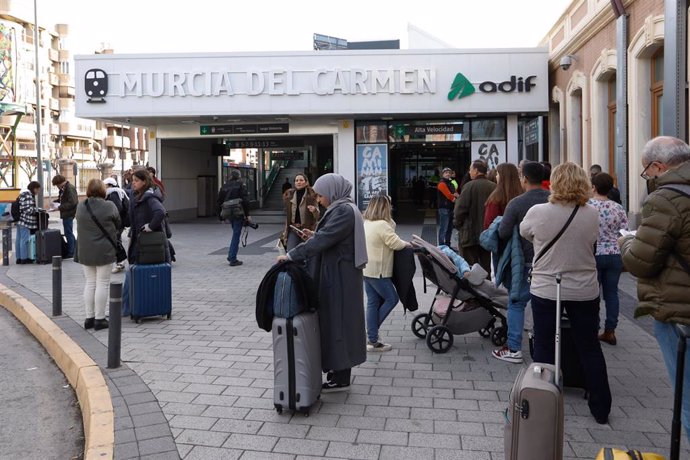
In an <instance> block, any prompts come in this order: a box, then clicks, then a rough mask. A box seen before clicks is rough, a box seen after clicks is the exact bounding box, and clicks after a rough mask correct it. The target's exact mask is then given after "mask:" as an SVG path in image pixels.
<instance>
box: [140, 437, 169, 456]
mask: <svg viewBox="0 0 690 460" xmlns="http://www.w3.org/2000/svg"><path fill="white" fill-rule="evenodd" d="M138 444H139V454H140V455H150V454H156V453H160V452H169V451H171V450H172V451H177V448H176V447H175V441H174V440H173V438H172V436H165V437H162V438H153V439H145V440H142V441H138Z"/></svg>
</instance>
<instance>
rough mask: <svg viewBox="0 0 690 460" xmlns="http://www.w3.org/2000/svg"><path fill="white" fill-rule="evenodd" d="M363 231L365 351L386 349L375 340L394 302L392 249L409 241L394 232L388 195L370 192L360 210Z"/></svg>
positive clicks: (385, 346)
mask: <svg viewBox="0 0 690 460" xmlns="http://www.w3.org/2000/svg"><path fill="white" fill-rule="evenodd" d="M364 234H365V236H366V241H367V255H368V256H369V262H368V263H367V266H366V267H365V268H364V272H363V275H364V290H365V291H366V293H367V311H366V321H367V351H370V352H377V351H378V352H381V351H388V350H390V349H391V346H390V345H389V344H387V343H383V342H381V341H380V340H379V327H381V324H383V322H384V321H385V319H386V318H387V317H388V315H389V314H390V312H391V311H392V310H393V308H394V307H395V306H396V305H397V304H398V300H400V299H399V297H398V293H397V291H396V290H395V286H394V285H393V280H392V277H393V255H394V254H393V251H398V250H400V249H403V248H404V247H405V246H408V245H409V243H407V242H406V241H403V240H401V239H400V237H399V236H398V235H396V234H395V222H394V221H393V218H392V217H391V203H390V199H389V198H388V197H387V196H385V195H377V196H374V197H373V198H372V199H371V201H370V202H369V206H367V209H366V211H364Z"/></svg>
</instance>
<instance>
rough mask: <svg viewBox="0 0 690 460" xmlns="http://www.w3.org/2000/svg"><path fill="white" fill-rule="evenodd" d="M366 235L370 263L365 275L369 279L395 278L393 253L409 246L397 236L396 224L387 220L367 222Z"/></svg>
mask: <svg viewBox="0 0 690 460" xmlns="http://www.w3.org/2000/svg"><path fill="white" fill-rule="evenodd" d="M364 234H365V235H366V239H367V256H368V257H369V262H367V266H366V267H365V268H364V272H363V275H364V276H366V277H369V278H390V277H392V276H393V251H398V250H400V249H402V248H404V247H405V245H407V242H405V241H404V240H401V239H400V237H399V236H398V235H396V234H395V223H393V224H392V225H391V224H390V223H389V222H386V221H385V220H365V221H364Z"/></svg>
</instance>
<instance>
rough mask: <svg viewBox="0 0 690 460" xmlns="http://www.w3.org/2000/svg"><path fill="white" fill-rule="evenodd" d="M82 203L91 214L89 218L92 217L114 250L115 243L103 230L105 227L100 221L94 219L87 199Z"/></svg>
mask: <svg viewBox="0 0 690 460" xmlns="http://www.w3.org/2000/svg"><path fill="white" fill-rule="evenodd" d="M84 205H86V210H87V211H89V214H91V218H92V219H93V221H94V222H95V223H96V225H97V226H98V228H100V229H101V232H103V236H105V237H106V238H107V239H108V241H110V244H112V245H113V247H114V248H115V251H117V245H116V244H115V242H114V241H113V239H112V238H110V235H108V232H106V231H105V229H104V228H103V226H102V225H101V223H100V222H98V219H96V216H95V215H94V214H93V211H91V206H89V200H88V199H87V200H86V201H84Z"/></svg>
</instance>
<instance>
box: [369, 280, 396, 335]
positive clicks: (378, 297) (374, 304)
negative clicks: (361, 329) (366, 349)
mask: <svg viewBox="0 0 690 460" xmlns="http://www.w3.org/2000/svg"><path fill="white" fill-rule="evenodd" d="M364 290H365V291H366V293H367V315H366V317H367V339H368V340H369V342H371V343H375V342H376V341H377V340H378V339H379V327H380V326H381V325H382V324H383V322H384V321H385V320H386V318H387V317H388V315H389V314H390V312H391V311H393V308H394V307H395V306H396V305H397V304H398V300H400V298H399V297H398V292H397V291H396V290H395V286H393V280H392V279H391V278H368V277H366V276H365V277H364Z"/></svg>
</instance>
